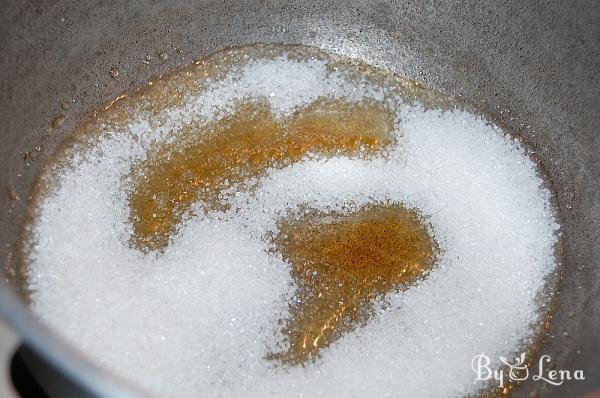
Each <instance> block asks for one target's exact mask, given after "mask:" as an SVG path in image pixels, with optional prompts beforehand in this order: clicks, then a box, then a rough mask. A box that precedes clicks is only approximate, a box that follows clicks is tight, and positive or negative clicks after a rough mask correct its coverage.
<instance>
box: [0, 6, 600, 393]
mask: <svg viewBox="0 0 600 398" xmlns="http://www.w3.org/2000/svg"><path fill="white" fill-rule="evenodd" d="M598 38H600V5H599V4H597V3H596V2H593V1H587V2H578V3H576V4H571V3H569V2H553V3H547V2H536V1H532V2H521V1H486V2H467V3H465V2H460V3H458V2H453V1H435V2H434V1H427V2H415V3H412V2H406V1H372V2H370V1H354V2H346V1H322V0H318V1H312V0H308V1H306V0H305V1H298V2H282V1H258V2H254V1H244V2H222V1H218V2H217V1H205V2H188V1H177V0H174V1H166V2H152V1H135V2H132V1H97V2H93V1H88V2H79V1H70V0H66V1H58V2H43V1H32V2H25V3H24V2H17V1H4V2H3V12H2V13H1V15H0V51H1V52H0V54H1V55H0V77H1V79H0V82H1V83H0V84H1V87H0V99H1V100H0V101H1V104H2V106H1V107H0V126H2V127H1V137H0V142H1V144H0V162H1V167H0V185H1V186H0V189H1V190H2V191H1V192H2V195H0V209H1V210H0V223H1V224H2V230H1V231H2V232H1V235H0V239H1V241H2V242H1V243H2V250H3V253H2V262H3V266H4V268H5V270H6V274H7V280H8V281H9V283H10V284H12V285H13V287H14V288H15V291H17V292H19V291H20V289H21V288H22V286H19V285H20V284H22V282H21V281H22V277H21V272H22V271H23V270H22V269H20V268H19V266H18V256H16V255H15V248H16V242H17V241H18V237H19V231H20V229H21V228H22V223H23V220H24V219H25V217H26V216H27V214H26V204H27V198H28V195H29V193H30V190H31V187H32V184H33V181H34V178H35V176H36V174H37V173H38V172H39V170H40V169H41V168H42V167H43V166H44V164H45V163H46V162H47V161H48V159H49V156H51V154H52V153H53V151H54V150H55V149H56V148H57V145H58V144H59V143H60V142H61V140H62V138H63V137H64V135H65V134H68V132H69V131H71V130H72V129H73V128H74V127H75V126H76V125H77V124H78V123H80V122H81V121H82V120H84V119H85V117H86V116H88V115H89V114H90V113H91V112H92V111H93V110H94V109H98V108H100V107H101V106H103V105H104V104H106V103H108V102H109V101H110V100H111V99H112V98H114V97H115V96H116V95H118V94H119V93H120V92H123V91H126V90H130V89H132V88H135V87H137V86H140V85H141V84H143V83H144V82H146V81H147V80H149V79H150V78H152V77H154V76H157V75H160V74H161V73H164V72H166V71H168V70H170V69H173V68H175V67H178V66H182V65H185V64H188V63H190V62H192V61H193V60H194V59H195V58H198V57H200V56H202V55H205V54H207V53H209V52H211V51H213V50H216V49H221V48H226V47H228V46H234V45H241V44H248V43H303V44H308V45H313V46H318V47H321V48H325V49H330V50H333V51H335V52H338V53H340V54H344V55H349V56H352V57H355V58H358V59H362V60H365V61H367V62H369V63H372V64H375V65H380V66H383V67H386V68H390V69H392V70H394V71H397V72H398V73H400V74H402V75H404V76H407V77H409V78H414V79H417V80H419V81H421V82H422V83H423V84H424V85H426V86H429V87H432V88H435V89H439V90H441V91H443V92H445V93H448V94H450V95H456V96H461V97H463V98H464V99H466V100H467V101H469V102H472V103H473V104H475V105H476V106H477V107H479V108H480V109H481V110H483V111H484V112H486V113H488V114H490V115H492V116H493V117H495V118H496V119H498V120H499V121H500V122H501V123H502V124H504V125H505V126H507V127H508V129H510V130H512V131H514V132H516V133H517V134H518V135H519V136H521V137H522V138H523V139H524V141H525V142H526V145H528V146H529V147H530V148H532V149H533V150H534V151H535V152H536V155H537V156H538V157H539V160H540V162H541V164H542V166H543V168H544V169H545V171H546V172H547V173H548V180H549V182H550V183H551V185H552V187H553V189H554V190H555V192H556V199H557V205H558V208H559V213H560V214H559V219H560V222H561V223H562V226H563V228H562V236H563V244H564V247H563V249H562V250H563V253H562V255H563V257H562V258H563V262H564V264H563V273H562V282H561V283H562V285H561V289H560V294H559V296H558V298H557V300H556V302H557V308H556V310H555V315H554V318H553V319H552V326H551V328H550V332H549V337H548V339H547V342H546V343H545V345H544V346H543V347H542V350H541V352H543V353H545V354H548V355H550V356H551V357H552V358H553V360H554V361H555V363H556V367H557V368H559V369H583V370H584V371H585V374H586V380H585V381H578V382H571V383H565V384H563V385H562V386H560V387H552V388H549V387H547V386H546V387H543V385H541V384H531V383H530V382H527V383H525V385H524V386H523V387H522V388H520V389H518V391H517V393H516V394H515V396H517V397H518V396H525V395H526V394H528V392H529V391H531V390H532V389H540V388H542V390H541V391H544V392H545V394H544V395H543V396H553V397H564V396H578V395H580V394H584V393H586V392H588V391H590V390H592V389H593V388H598V387H600V357H599V356H598V355H597V354H598V353H599V352H600V335H599V333H600V310H599V309H598V306H597V305H596V304H597V303H598V300H599V299H600V272H599V269H598V266H599V265H598V264H600V201H599V200H598V199H599V198H600V184H599V183H598V181H599V179H600V140H598V139H597V134H598V133H599V132H600V117H599V116H598V115H599V114H600V44H599V42H598ZM163 52H164V53H165V54H166V55H167V57H164V56H161V57H159V56H158V55H159V54H160V53H163ZM111 68H118V70H119V73H118V76H114V73H113V74H112V76H111V72H110V71H111ZM61 115H62V116H64V123H62V122H63V118H62V116H61ZM489 305H490V310H491V311H493V310H494V306H496V305H500V303H489ZM19 310H21V309H20V308H14V311H19ZM436 371H442V370H438V369H432V375H434V374H435V372H436ZM544 388H545V389H546V390H547V391H546V390H544Z"/></svg>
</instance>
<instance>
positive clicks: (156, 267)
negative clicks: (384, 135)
mask: <svg viewBox="0 0 600 398" xmlns="http://www.w3.org/2000/svg"><path fill="white" fill-rule="evenodd" d="M324 96H327V97H330V98H347V99H349V100H350V101H360V100H363V99H365V98H369V99H374V100H378V101H383V100H384V99H385V98H384V97H385V90H384V89H383V88H381V87H377V86H374V85H370V83H369V82H368V81H366V80H364V81H357V80H356V79H355V80H349V79H348V78H347V77H345V76H344V74H343V73H340V72H336V71H333V72H332V71H329V70H328V69H327V68H326V63H325V61H319V60H309V61H293V60H289V59H287V58H286V57H278V58H275V59H271V60H251V61H248V63H247V64H246V65H245V66H244V67H243V68H241V69H240V70H238V71H236V72H235V73H234V72H232V73H231V75H230V76H226V77H225V78H224V79H223V80H221V81H218V82H214V83H212V84H209V85H208V89H207V90H205V91H203V92H201V93H199V94H197V95H194V96H191V95H189V96H187V97H186V99H185V101H184V102H183V104H182V105H181V106H178V107H177V108H172V109H166V110H164V111H163V112H162V113H161V114H160V115H159V116H158V117H159V118H160V119H161V120H162V122H161V123H162V124H161V125H160V126H157V125H156V122H155V121H152V120H150V116H149V115H144V114H142V115H139V119H138V120H134V121H132V122H131V123H130V129H129V131H128V132H127V133H125V134H107V135H103V136H101V138H99V139H98V141H97V143H96V144H95V146H94V147H93V148H80V149H79V152H76V153H74V154H72V156H71V157H70V159H69V161H68V164H67V165H65V166H64V167H61V168H59V169H58V171H56V172H55V173H56V178H57V180H58V181H57V185H56V186H55V187H54V189H51V191H50V192H49V193H48V194H47V195H46V196H45V197H43V198H41V200H40V203H39V206H38V209H37V217H36V219H35V221H34V222H33V224H32V226H31V230H32V233H31V235H32V237H31V242H32V244H31V248H30V254H29V265H30V270H31V272H30V284H31V287H32V288H33V289H34V292H33V294H32V301H33V304H32V305H33V308H34V310H35V312H36V313H37V314H38V315H39V317H40V318H41V319H42V320H43V321H45V322H46V323H48V324H49V325H51V326H53V327H54V328H55V329H56V330H57V332H59V333H60V334H61V335H63V336H64V337H65V338H66V339H68V340H69V341H71V342H72V344H73V345H75V346H76V347H78V348H80V349H81V350H83V351H84V352H85V353H86V355H87V356H89V357H90V358H93V359H94V360H95V361H97V362H98V363H99V364H101V365H102V366H104V367H106V368H108V369H110V370H111V371H113V372H115V373H117V374H119V375H121V376H123V377H125V378H127V379H130V380H131V381H133V382H135V383H138V384H139V385H141V386H143V387H144V388H145V389H147V390H149V391H153V392H155V393H156V394H157V395H158V396H164V397H197V396H202V395H209V396H245V397H247V396H257V397H264V396H277V397H280V396H294V397H296V396H305V397H310V396H324V397H329V396H334V395H340V394H341V395H343V396H349V397H362V396H411V397H441V396H443V397H460V396H464V395H467V394H472V393H475V392H476V391H477V390H478V389H479V388H481V387H482V385H478V384H474V382H473V380H474V374H473V372H472V370H471V359H472V357H473V356H474V355H475V354H478V353H481V352H485V353H486V354H487V355H488V356H489V357H490V358H491V359H493V360H494V359H496V360H495V361H494V362H493V365H496V366H499V364H498V360H497V358H498V356H500V355H505V356H509V355H510V356H513V353H514V351H515V350H516V349H518V348H519V347H521V346H522V344H523V343H524V342H525V343H526V342H527V340H528V339H530V338H531V337H532V336H533V332H532V330H531V325H532V324H534V323H535V322H536V321H538V317H539V314H538V312H537V304H536V299H537V298H539V296H540V294H541V293H542V289H543V287H544V282H545V278H547V277H548V276H549V275H550V274H552V272H553V271H554V270H555V267H556V264H555V258H554V246H555V243H556V240H557V238H556V234H557V230H558V225H557V224H556V223H555V221H554V219H553V215H552V211H551V207H550V194H549V192H548V190H547V189H546V188H544V186H543V183H542V180H541V179H540V177H539V176H538V173H537V171H536V168H535V165H534V164H533V162H532V161H531V160H530V159H529V158H528V157H527V156H526V155H525V153H524V151H523V149H522V148H521V147H520V146H519V145H518V144H517V143H515V142H514V141H513V140H512V139H511V138H510V137H509V136H506V135H504V133H503V132H502V130H500V129H498V128H497V127H494V126H493V125H490V124H488V123H487V122H486V121H485V120H483V119H482V118H480V117H478V116H475V115H473V114H470V113H468V112H466V111H461V110H453V111H442V110H425V109H424V108H422V107H420V106H419V105H408V104H404V103H402V101H397V102H396V103H395V104H394V105H393V109H394V111H395V112H396V113H397V115H396V116H397V121H396V141H395V144H394V146H393V147H392V148H391V149H390V150H389V153H388V154H387V156H385V157H383V156H382V157H376V158H373V159H369V158H348V157H333V158H328V159H324V158H319V157H314V156H313V157H306V158H305V159H304V160H302V161H300V162H298V163H295V164H292V165H290V166H288V167H285V168H282V169H272V170H269V171H268V173H267V174H266V175H264V176H261V177H259V178H257V179H255V181H253V182H252V185H253V187H254V189H252V190H241V191H239V192H238V191H236V188H235V187H233V188H232V189H230V190H229V191H228V192H224V193H223V200H226V201H228V202H229V204H230V205H231V206H230V210H229V211H227V212H226V213H218V212H211V213H208V214H204V213H203V212H198V213H197V214H200V215H198V216H194V217H191V218H190V219H188V220H187V221H186V222H185V223H184V224H183V225H181V226H180V228H179V231H178V234H177V236H175V237H174V238H173V241H172V242H171V244H170V245H169V246H168V247H167V248H166V250H165V252H164V253H162V254H160V255H158V254H156V253H150V254H148V255H144V254H142V253H141V252H139V251H138V250H136V249H134V248H131V247H130V246H129V243H128V239H129V236H130V234H131V232H132V227H131V225H130V224H129V221H128V217H129V209H128V206H127V193H128V192H129V190H130V188H129V187H128V186H127V183H128V181H129V177H128V176H129V173H130V170H131V166H132V164H135V163H136V162H138V161H139V160H140V159H144V158H145V156H146V150H147V148H148V147H149V145H151V144H152V143H154V142H157V141H162V140H166V139H168V136H169V134H172V133H169V131H171V130H172V129H174V128H177V126H182V125H184V124H186V123H189V122H190V121H192V120H196V119H198V120H211V119H215V118H219V117H222V116H223V115H225V114H227V113H228V112H231V111H232V110H233V106H234V102H235V100H244V99H252V98H265V99H266V100H268V101H269V103H270V104H271V106H272V107H273V109H274V112H275V114H276V115H279V116H284V115H287V114H289V113H291V112H292V111H293V110H294V109H295V108H296V107H298V106H305V105H307V104H310V103H311V102H312V101H314V100H316V99H318V98H320V97H324ZM378 202H396V203H402V204H404V205H405V206H407V207H411V208H416V209H418V210H419V211H420V212H421V213H422V214H423V215H424V217H425V218H426V220H427V222H428V223H429V224H430V225H431V234H432V236H433V237H434V238H435V240H436V241H437V243H438V245H439V247H440V256H439V258H438V261H437V263H436V265H435V268H434V269H433V270H432V271H431V273H430V274H429V275H428V276H427V278H425V279H424V280H422V281H420V282H418V283H417V284H416V285H415V286H412V287H409V288H408V289H406V290H404V291H402V292H394V293H389V294H388V296H387V297H386V300H387V301H388V302H389V304H390V305H389V306H386V307H385V309H383V307H382V309H381V310H380V311H379V312H378V314H377V315H376V316H375V317H373V318H372V319H371V320H370V321H369V322H368V323H367V325H366V326H365V327H362V328H358V329H356V330H354V331H353V332H351V333H348V334H346V335H345V336H344V337H342V338H341V339H340V340H338V341H336V342H334V343H333V344H332V345H331V346H329V347H328V348H326V349H323V350H322V351H321V356H320V358H318V359H317V360H316V361H315V362H314V363H308V364H306V366H304V367H291V368H290V367H283V366H278V365H277V364H276V363H274V362H272V361H269V360H267V359H265V355H267V354H268V353H269V352H271V349H273V348H274V347H275V346H276V344H277V343H278V342H280V341H281V330H280V329H281V325H280V324H279V320H280V319H284V318H286V316H287V314H288V303H289V302H290V300H292V299H293V297H294V291H295V290H294V289H295V287H294V285H293V280H292V277H291V276H290V270H289V266H288V265H287V264H285V263H284V262H283V261H282V260H281V259H280V258H279V257H277V256H276V255H273V254H270V251H269V248H270V243H269V242H268V239H267V237H268V236H270V235H272V234H273V233H275V232H277V224H276V223H277V220H279V219H280V218H281V217H282V216H284V215H285V214H287V213H288V212H294V211H296V210H298V209H300V208H302V207H306V206H308V207H309V208H313V209H319V210H326V211H327V210H329V211H331V210H341V209H343V208H345V207H347V206H351V207H354V208H359V207H361V206H364V205H366V204H369V203H378ZM195 206H196V207H197V208H201V207H202V204H201V203H198V204H196V205H195Z"/></svg>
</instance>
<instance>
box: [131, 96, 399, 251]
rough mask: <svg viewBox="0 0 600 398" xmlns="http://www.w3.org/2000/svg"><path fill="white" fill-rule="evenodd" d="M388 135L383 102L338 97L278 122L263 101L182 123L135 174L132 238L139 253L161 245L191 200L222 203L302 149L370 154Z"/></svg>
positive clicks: (387, 115)
mask: <svg viewBox="0 0 600 398" xmlns="http://www.w3.org/2000/svg"><path fill="white" fill-rule="evenodd" d="M392 132H393V116H392V114H391V113H390V112H389V111H388V110H387V109H385V108H384V107H383V106H382V105H380V104H376V103H372V102H362V103H346V102H344V101H339V100H337V101H331V100H322V101H317V102H315V103H314V104H313V105H311V106H309V107H308V108H306V109H304V110H301V111H298V112H296V113H295V114H294V115H292V116H291V117H289V118H288V119H287V120H283V121H278V120H277V119H276V118H275V116H274V115H273V114H272V112H271V110H270V108H269V106H268V105H266V104H263V103H254V104H244V105H241V106H240V107H239V108H238V110H237V111H236V112H235V113H234V114H233V115H231V116H228V117H225V118H224V119H221V120H220V121H218V122H215V123H213V124H211V125H208V126H197V125H196V126H194V125H190V126H187V127H186V128H184V129H183V131H181V132H180V134H179V135H178V138H176V139H175V141H174V142H171V143H168V144H163V145H161V146H160V148H159V149H158V150H157V151H156V152H155V153H150V154H149V155H148V160H146V161H145V162H143V163H142V164H141V165H140V166H139V167H138V169H137V170H135V171H134V175H137V176H138V177H137V180H136V182H135V185H134V189H133V191H132V193H131V194H130V196H129V206H130V210H131V217H130V221H131V222H132V225H133V230H134V232H133V236H132V237H131V243H132V245H133V246H135V247H137V248H139V249H141V250H143V251H148V250H156V249H159V250H160V249H163V248H164V247H165V246H167V244H168V242H169V237H170V236H171V234H172V233H173V232H174V230H175V228H176V226H177V225H178V224H179V222H180V221H181V219H182V217H183V215H184V214H185V213H186V212H187V211H188V210H189V207H190V205H191V204H192V203H194V202H196V201H202V202H204V204H205V205H206V206H207V207H208V208H213V209H219V208H220V207H222V205H220V203H219V193H220V191H221V190H222V189H223V188H224V187H225V186H226V185H225V184H229V183H237V182H241V181H243V180H244V179H245V178H247V177H251V176H257V175H260V174H261V173H262V172H264V171H265V170H266V169H267V168H269V167H273V166H276V167H281V166H285V165H286V164H289V163H292V162H295V161H298V160H300V159H301V158H302V157H303V156H304V155H306V154H307V153H315V154H321V155H333V154H344V155H353V154H357V153H359V152H360V151H364V152H366V153H369V152H371V153H372V152H374V151H376V150H380V149H382V148H383V147H384V146H385V145H387V144H389V143H390V141H391V137H392Z"/></svg>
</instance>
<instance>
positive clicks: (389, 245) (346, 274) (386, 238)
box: [269, 205, 437, 365]
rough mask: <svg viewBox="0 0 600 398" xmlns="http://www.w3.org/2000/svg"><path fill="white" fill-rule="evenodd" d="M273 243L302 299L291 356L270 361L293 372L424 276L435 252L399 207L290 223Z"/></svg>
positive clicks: (291, 323) (416, 220)
mask: <svg viewBox="0 0 600 398" xmlns="http://www.w3.org/2000/svg"><path fill="white" fill-rule="evenodd" d="M274 243H275V245H276V248H277V250H278V251H279V252H280V253H281V254H282V256H283V258H284V260H286V261H287V262H288V263H289V264H290V265H291V269H292V271H291V272H292V276H293V278H294V280H295V282H296V284H297V286H298V292H297V297H296V299H297V300H296V302H295V303H294V304H293V305H292V306H291V317H290V318H289V319H288V320H287V321H286V323H285V326H284V329H283V333H284V335H285V336H286V339H287V342H288V344H289V348H288V349H287V350H285V351H282V352H278V353H274V354H271V355H269V358H270V359H276V360H280V361H282V362H284V363H287V364H290V365H298V364H302V363H304V362H306V361H307V360H309V359H311V358H314V357H315V356H316V355H317V354H318V352H319V350H320V349H322V348H324V347H327V346H328V345H330V344H331V343H333V342H334V341H335V340H337V339H339V338H340V337H342V336H343V335H344V334H345V333H347V332H349V331H351V330H352V329H353V328H354V327H356V326H358V325H362V324H364V323H365V322H366V321H367V320H368V318H369V317H370V315H371V311H372V305H373V301H374V299H375V298H376V297H381V296H382V295H384V294H385V293H387V292H389V291H390V290H392V289H400V288H402V287H405V286H407V285H410V284H412V283H414V282H415V281H416V280H417V279H418V278H420V277H423V276H425V275H426V274H427V273H428V271H429V270H430V269H431V267H432V266H433V263H434V261H435V255H436V251H437V250H436V244H435V242H434V240H433V239H432V237H431V236H430V235H429V233H428V230H427V228H426V226H425V225H424V224H423V222H422V221H421V219H420V217H419V215H418V214H417V213H416V212H415V211H414V210H409V209H406V208H404V207H402V206H399V205H393V206H392V205H373V206H369V207H366V208H363V209H361V210H359V211H357V212H355V213H353V214H351V215H344V216H342V215H337V216H336V215H331V214H329V215H327V214H322V213H318V214H315V213H313V214H309V215H307V216H304V217H302V218H301V219H299V220H298V219H296V220H286V221H283V222H281V223H280V231H279V233H278V235H277V236H276V237H275V238H274Z"/></svg>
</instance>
